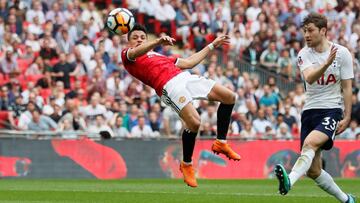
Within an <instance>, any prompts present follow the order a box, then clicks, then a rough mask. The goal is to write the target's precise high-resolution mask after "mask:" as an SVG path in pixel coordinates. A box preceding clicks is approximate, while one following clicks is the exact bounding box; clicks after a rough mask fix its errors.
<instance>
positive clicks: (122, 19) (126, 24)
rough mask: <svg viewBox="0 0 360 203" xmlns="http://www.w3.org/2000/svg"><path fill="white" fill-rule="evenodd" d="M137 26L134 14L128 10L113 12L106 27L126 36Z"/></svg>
mask: <svg viewBox="0 0 360 203" xmlns="http://www.w3.org/2000/svg"><path fill="white" fill-rule="evenodd" d="M134 24H135V18H134V16H133V14H132V13H131V12H130V11H129V10H127V9H126V8H116V9H114V10H112V11H111V12H110V13H109V15H108V17H107V20H106V26H107V27H108V28H109V29H110V30H111V31H112V32H114V33H116V34H119V35H124V34H126V33H128V32H129V31H130V30H131V29H132V28H133V27H134Z"/></svg>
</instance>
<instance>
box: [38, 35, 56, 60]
mask: <svg viewBox="0 0 360 203" xmlns="http://www.w3.org/2000/svg"><path fill="white" fill-rule="evenodd" d="M40 56H41V57H42V58H43V59H49V60H51V59H55V58H57V57H58V54H57V52H56V50H55V49H54V48H51V47H50V41H49V40H48V39H45V40H44V42H43V46H42V47H41V49H40Z"/></svg>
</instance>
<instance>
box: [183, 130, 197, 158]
mask: <svg viewBox="0 0 360 203" xmlns="http://www.w3.org/2000/svg"><path fill="white" fill-rule="evenodd" d="M196 135H197V132H191V131H190V130H189V129H184V132H183V134H182V144H183V161H184V162H185V163H191V161H192V159H191V158H192V155H193V152H194V147H195V140H196Z"/></svg>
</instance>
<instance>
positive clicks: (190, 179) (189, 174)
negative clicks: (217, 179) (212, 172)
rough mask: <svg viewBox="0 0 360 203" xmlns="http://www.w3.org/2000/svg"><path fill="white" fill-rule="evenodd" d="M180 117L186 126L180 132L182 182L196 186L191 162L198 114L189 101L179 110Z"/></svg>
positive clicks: (197, 126)
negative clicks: (181, 132)
mask: <svg viewBox="0 0 360 203" xmlns="http://www.w3.org/2000/svg"><path fill="white" fill-rule="evenodd" d="M180 117H181V118H182V119H183V121H184V122H185V125H186V128H185V129H184V132H183V134H182V144H183V161H182V162H181V164H180V171H181V172H182V173H183V175H184V182H185V183H186V184H188V185H189V186H191V187H197V185H198V184H197V181H196V178H195V170H194V168H193V164H192V155H193V152H194V147H195V140H196V135H197V134H198V131H199V127H200V116H199V114H198V112H197V111H196V109H195V108H194V106H193V105H192V104H191V103H188V104H186V106H185V107H184V108H182V109H181V111H180Z"/></svg>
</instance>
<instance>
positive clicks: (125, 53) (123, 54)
mask: <svg viewBox="0 0 360 203" xmlns="http://www.w3.org/2000/svg"><path fill="white" fill-rule="evenodd" d="M129 50H130V48H125V49H123V50H122V51H121V60H122V61H123V63H124V64H126V63H130V62H134V61H135V60H131V59H129V57H128V51H129Z"/></svg>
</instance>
